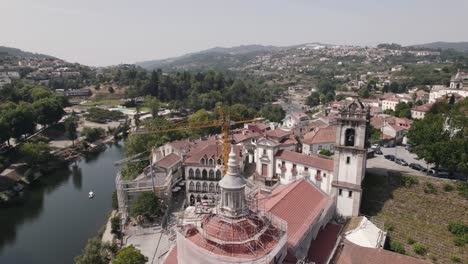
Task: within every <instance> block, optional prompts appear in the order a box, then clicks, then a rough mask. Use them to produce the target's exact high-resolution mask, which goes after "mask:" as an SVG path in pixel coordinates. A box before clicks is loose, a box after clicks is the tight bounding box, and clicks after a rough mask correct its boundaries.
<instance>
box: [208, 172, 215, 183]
mask: <svg viewBox="0 0 468 264" xmlns="http://www.w3.org/2000/svg"><path fill="white" fill-rule="evenodd" d="M209 177H210V181H212V180H214V171H213V170H210V172H209Z"/></svg>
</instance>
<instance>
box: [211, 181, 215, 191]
mask: <svg viewBox="0 0 468 264" xmlns="http://www.w3.org/2000/svg"><path fill="white" fill-rule="evenodd" d="M214 191H215V187H214V184H213V183H210V193H212V192H214Z"/></svg>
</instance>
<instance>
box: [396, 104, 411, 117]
mask: <svg viewBox="0 0 468 264" xmlns="http://www.w3.org/2000/svg"><path fill="white" fill-rule="evenodd" d="M412 106H413V105H412V103H405V102H400V103H398V104H397V105H396V106H395V116H397V117H405V118H411V107H412Z"/></svg>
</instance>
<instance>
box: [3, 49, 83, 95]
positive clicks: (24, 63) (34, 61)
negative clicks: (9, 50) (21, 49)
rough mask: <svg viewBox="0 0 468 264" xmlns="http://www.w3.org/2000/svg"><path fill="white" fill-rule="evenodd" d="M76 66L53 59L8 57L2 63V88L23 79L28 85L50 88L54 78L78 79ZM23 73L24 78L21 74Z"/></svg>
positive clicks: (78, 74) (78, 73) (79, 74)
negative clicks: (50, 82) (36, 84)
mask: <svg viewBox="0 0 468 264" xmlns="http://www.w3.org/2000/svg"><path fill="white" fill-rule="evenodd" d="M75 66H76V65H74V64H71V63H68V62H65V61H63V60H60V59H56V58H52V57H28V58H22V57H13V56H11V57H8V58H4V59H3V60H2V61H1V65H0V88H1V87H3V86H4V85H6V84H10V83H11V82H12V81H14V80H16V79H20V77H21V78H22V80H23V81H24V82H27V83H38V84H40V85H44V86H49V81H50V80H51V79H53V78H78V77H80V76H81V73H80V72H79V71H78V70H77V69H76V68H75ZM21 71H22V72H23V74H24V75H23V76H21V75H20V72H21Z"/></svg>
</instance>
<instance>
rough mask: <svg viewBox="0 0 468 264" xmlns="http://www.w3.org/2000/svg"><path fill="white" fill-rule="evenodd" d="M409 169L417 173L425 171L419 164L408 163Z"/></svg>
mask: <svg viewBox="0 0 468 264" xmlns="http://www.w3.org/2000/svg"><path fill="white" fill-rule="evenodd" d="M409 167H410V168H412V169H413V170H417V171H422V172H426V171H427V169H426V168H424V167H423V166H422V165H421V164H417V163H410V165H409Z"/></svg>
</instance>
